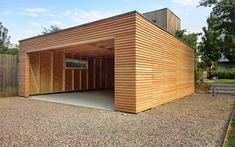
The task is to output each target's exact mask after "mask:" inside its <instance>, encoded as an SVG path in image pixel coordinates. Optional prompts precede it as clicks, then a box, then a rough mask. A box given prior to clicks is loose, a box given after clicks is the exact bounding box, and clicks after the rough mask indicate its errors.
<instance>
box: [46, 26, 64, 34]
mask: <svg viewBox="0 0 235 147" xmlns="http://www.w3.org/2000/svg"><path fill="white" fill-rule="evenodd" d="M43 29H44V31H43V32H42V34H43V35H45V34H49V33H54V32H58V31H60V30H61V28H60V27H59V26H57V25H51V26H50V27H49V28H43Z"/></svg>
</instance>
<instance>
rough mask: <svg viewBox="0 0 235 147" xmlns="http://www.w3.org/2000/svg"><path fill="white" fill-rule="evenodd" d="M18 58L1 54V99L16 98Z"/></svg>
mask: <svg viewBox="0 0 235 147" xmlns="http://www.w3.org/2000/svg"><path fill="white" fill-rule="evenodd" d="M17 69H18V67H17V56H15V55H5V54H0V97H8V96H16V95H17V86H18V84H17V83H18V80H17V79H18V78H17V75H18V73H17V72H18V70H17Z"/></svg>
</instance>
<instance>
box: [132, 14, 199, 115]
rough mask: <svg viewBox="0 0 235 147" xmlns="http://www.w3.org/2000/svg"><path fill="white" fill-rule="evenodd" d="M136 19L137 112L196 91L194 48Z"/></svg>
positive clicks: (141, 19)
mask: <svg viewBox="0 0 235 147" xmlns="http://www.w3.org/2000/svg"><path fill="white" fill-rule="evenodd" d="M136 19H137V20H136V23H137V31H136V108H137V109H136V112H140V111H143V110H146V109H149V108H151V107H154V106H157V105H160V104H163V103H166V102H168V101H171V100H174V99H177V98H180V97H183V96H186V95H190V94H192V93H194V50H193V49H192V48H191V47H189V46H188V45H186V44H184V43H183V42H181V41H179V40H178V39H176V38H175V37H174V36H172V35H170V34H169V33H167V32H165V31H163V30H162V29H160V28H158V27H156V26H154V25H153V24H152V23H150V22H148V21H146V20H145V19H144V18H143V17H142V16H141V15H137V17H136Z"/></svg>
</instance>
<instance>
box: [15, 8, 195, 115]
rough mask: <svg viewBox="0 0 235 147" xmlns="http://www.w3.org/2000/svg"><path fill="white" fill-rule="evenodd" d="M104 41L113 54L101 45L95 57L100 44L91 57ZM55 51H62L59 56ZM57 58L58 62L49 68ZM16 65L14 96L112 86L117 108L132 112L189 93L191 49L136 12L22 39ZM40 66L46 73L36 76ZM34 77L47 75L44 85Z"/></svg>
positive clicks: (191, 69)
mask: <svg viewBox="0 0 235 147" xmlns="http://www.w3.org/2000/svg"><path fill="white" fill-rule="evenodd" d="M104 40H105V41H106V42H107V44H108V42H109V44H110V43H112V42H114V45H113V47H114V48H111V47H109V48H108V49H110V50H113V54H114V57H113V56H111V57H107V55H109V56H110V55H112V52H110V51H108V50H105V49H104V48H103V53H105V54H106V53H107V54H106V56H105V55H103V56H101V55H102V51H101V50H99V49H101V48H102V46H101V47H100V46H98V47H97V46H96V49H97V56H94V55H93V56H89V55H91V54H93V52H96V50H94V49H93V48H91V46H93V45H94V42H97V41H102V42H104ZM110 40H113V41H111V42H110ZM79 45H82V46H83V47H87V46H89V49H88V50H89V53H88V50H87V52H86V50H85V49H84V51H83V49H82V48H79V50H77V47H78V46H79ZM80 47H81V46H80ZM106 49H107V48H106ZM45 50H47V51H46V52H45ZM61 50H63V52H62V53H66V55H60V53H61V52H60V51H61ZM72 50H73V51H74V52H73V51H72ZM81 50H82V51H81ZM98 50H99V51H98ZM76 51H77V53H78V54H76ZM34 52H35V53H34ZM79 52H80V55H79ZM81 53H84V54H83V55H82V54H81ZM110 53H111V54H110ZM41 54H42V56H44V58H41ZM67 54H70V55H67ZM85 54H86V55H85ZM31 55H32V57H31ZM37 55H39V57H37ZM34 56H35V57H34ZM66 57H69V58H75V59H83V60H84V59H85V60H88V69H81V70H80V69H68V68H65V64H62V62H63V63H64V60H65V58H66ZM42 59H44V60H45V59H47V60H48V61H42ZM29 60H30V61H29ZM31 60H32V61H31ZM29 62H30V64H29ZM37 62H39V63H37ZM53 63H54V64H53ZM57 63H58V64H60V65H61V67H54V68H52V66H55V64H56V65H58V64H57ZM42 65H44V66H46V65H47V67H45V69H44V67H42ZM19 66H20V68H19V83H20V84H19V95H20V96H29V94H30V93H41V92H42V91H43V92H44V91H45V92H58V91H78V90H86V89H102V88H113V87H115V88H114V91H115V109H116V110H118V111H125V112H133V113H137V112H140V111H143V110H146V109H149V108H152V107H154V106H157V105H160V104H163V103H165V102H168V101H171V100H174V99H177V98H180V97H183V96H186V95H189V94H192V93H193V92H194V51H193V49H192V48H190V47H189V46H188V45H186V44H184V43H183V42H182V41H180V40H178V39H176V38H175V37H174V36H172V35H171V34H170V33H167V32H166V31H164V30H162V29H161V28H159V27H157V26H155V25H154V24H152V23H150V22H149V21H148V20H147V19H145V18H144V17H143V16H141V15H140V14H139V13H137V12H131V13H127V14H124V15H119V16H116V17H112V18H110V19H105V20H102V21H98V22H94V23H89V24H86V25H82V26H78V27H74V28H70V29H66V30H63V31H60V32H57V33H52V34H48V35H44V36H39V37H35V38H31V39H26V40H23V41H21V42H20V65H19ZM31 66H34V67H31ZM49 67H50V68H51V70H50V69H49ZM30 70H32V71H31V72H29V71H30ZM42 70H44V71H46V72H48V73H47V75H40V74H39V73H42ZM56 71H58V72H59V73H57V72H56ZM55 72H56V73H55ZM32 75H34V77H33V76H32ZM40 78H43V79H44V80H48V81H47V84H48V85H45V86H46V88H45V89H42V87H39V88H38V85H41V86H42V85H43V84H45V83H43V82H44V81H42V79H40ZM48 78H49V79H48ZM55 80H59V81H61V83H58V82H56V81H55ZM35 83H36V84H35ZM29 87H32V90H30V91H29Z"/></svg>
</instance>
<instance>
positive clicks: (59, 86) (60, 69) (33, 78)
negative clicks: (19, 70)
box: [28, 51, 64, 95]
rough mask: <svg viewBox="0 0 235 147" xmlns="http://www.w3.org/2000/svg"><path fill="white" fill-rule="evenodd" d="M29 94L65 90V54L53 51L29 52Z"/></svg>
mask: <svg viewBox="0 0 235 147" xmlns="http://www.w3.org/2000/svg"><path fill="white" fill-rule="evenodd" d="M28 56H29V72H30V75H29V94H30V95H33V94H43V93H53V92H63V91H64V55H63V53H54V52H52V51H42V52H34V53H29V55H28Z"/></svg>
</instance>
